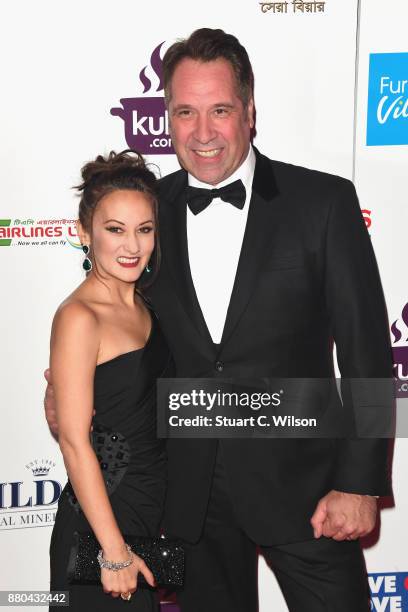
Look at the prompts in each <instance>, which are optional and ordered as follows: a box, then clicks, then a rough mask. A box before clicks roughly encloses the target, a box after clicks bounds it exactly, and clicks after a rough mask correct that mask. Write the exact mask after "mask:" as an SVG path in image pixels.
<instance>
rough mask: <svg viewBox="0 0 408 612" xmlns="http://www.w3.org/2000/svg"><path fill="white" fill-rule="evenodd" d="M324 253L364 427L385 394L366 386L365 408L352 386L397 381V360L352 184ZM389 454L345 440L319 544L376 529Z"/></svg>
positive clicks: (381, 442)
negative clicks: (357, 381)
mask: <svg viewBox="0 0 408 612" xmlns="http://www.w3.org/2000/svg"><path fill="white" fill-rule="evenodd" d="M325 249H326V252H325V261H326V287H325V289H326V301H327V308H328V312H329V315H330V320H331V327H332V333H333V337H334V340H335V343H336V349H337V360H338V364H339V369H340V372H341V376H342V399H343V403H344V408H345V410H351V411H353V417H354V420H355V421H356V422H357V424H358V422H359V418H361V413H362V411H363V409H364V410H365V411H366V410H367V406H368V407H369V406H372V407H375V409H376V412H377V413H378V410H379V407H378V401H379V400H378V394H377V391H376V389H378V387H377V386H376V384H371V385H370V384H368V385H364V390H365V396H364V406H363V404H362V403H361V405H359V398H358V394H353V384H352V383H351V382H350V381H351V379H390V378H391V376H392V359H391V349H390V339H389V332H388V322H387V315H386V308H385V302H384V296H383V292H382V287H381V282H380V277H379V273H378V268H377V264H376V260H375V256H374V251H373V248H372V245H371V240H370V237H369V235H368V232H367V229H366V226H365V223H364V220H363V217H362V214H361V210H360V207H359V204H358V199H357V195H356V192H355V189H354V186H353V184H352V183H351V182H349V181H345V180H344V181H343V180H342V181H339V185H338V191H337V193H336V195H335V198H334V200H333V203H332V206H331V210H330V214H329V217H328V222H327V233H326V245H325ZM390 388H391V387H390ZM383 399H384V400H385V401H384V405H381V408H380V409H381V410H383V411H390V410H391V409H392V406H393V398H392V397H387V396H386V395H385V397H383ZM386 420H387V419H386V418H385V419H384V422H385V421H386ZM387 451H388V440H387V439H386V438H378V439H375V438H365V439H351V438H350V439H341V440H339V441H338V456H337V465H336V469H335V474H334V481H333V482H334V486H333V489H334V490H333V491H331V492H330V493H329V494H328V495H326V496H325V497H324V498H323V499H322V500H320V502H319V504H318V506H317V508H316V511H315V513H314V515H313V517H312V525H313V527H314V529H315V536H316V537H320V535H326V536H328V537H334V538H335V539H346V538H349V539H353V538H356V537H359V536H361V535H366V534H367V533H369V532H370V531H371V530H372V529H373V527H374V525H375V516H376V506H377V501H376V499H375V498H374V497H370V496H378V495H388V494H389V493H390V485H389V478H388V468H387Z"/></svg>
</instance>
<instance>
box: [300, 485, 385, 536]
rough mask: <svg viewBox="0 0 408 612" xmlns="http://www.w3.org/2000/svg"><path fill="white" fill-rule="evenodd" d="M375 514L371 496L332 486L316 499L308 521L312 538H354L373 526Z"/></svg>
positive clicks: (370, 529)
mask: <svg viewBox="0 0 408 612" xmlns="http://www.w3.org/2000/svg"><path fill="white" fill-rule="evenodd" d="M376 516H377V499H376V498H375V497H371V496H369V495H355V494H354V493H342V492H341V491H334V490H333V491H330V493H328V494H327V495H325V496H324V497H322V499H321V500H320V501H319V503H318V504H317V507H316V510H315V511H314V514H313V516H312V518H311V519H310V522H311V524H312V527H313V529H314V537H315V538H320V537H321V536H322V535H323V536H325V537H326V538H333V540H337V541H341V540H356V539H357V538H360V537H362V536H365V535H367V534H368V533H370V531H372V530H373V529H374V526H375V521H376Z"/></svg>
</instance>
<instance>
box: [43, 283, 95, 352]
mask: <svg viewBox="0 0 408 612" xmlns="http://www.w3.org/2000/svg"><path fill="white" fill-rule="evenodd" d="M56 334H58V335H60V334H61V335H66V334H69V335H70V336H71V338H72V339H73V340H74V339H75V338H76V339H78V340H82V341H84V340H85V339H86V338H89V336H93V337H94V338H95V340H99V321H98V317H97V314H96V312H95V310H94V309H93V308H92V305H90V304H89V303H88V302H87V301H86V300H83V299H82V298H81V296H78V295H76V294H75V293H74V294H71V295H70V296H68V297H67V298H66V299H65V300H64V301H63V302H62V303H61V304H60V305H59V306H58V308H57V310H56V312H55V315H54V319H53V323H52V333H51V339H53V338H54V337H55V335H56Z"/></svg>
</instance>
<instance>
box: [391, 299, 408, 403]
mask: <svg viewBox="0 0 408 612" xmlns="http://www.w3.org/2000/svg"><path fill="white" fill-rule="evenodd" d="M391 333H392V336H393V342H392V353H393V357H394V378H395V380H396V396H397V397H408V302H407V303H406V304H405V306H404V308H403V309H402V311H401V317H399V318H398V319H396V320H395V321H394V322H393V324H392V325H391Z"/></svg>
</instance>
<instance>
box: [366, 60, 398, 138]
mask: <svg viewBox="0 0 408 612" xmlns="http://www.w3.org/2000/svg"><path fill="white" fill-rule="evenodd" d="M406 144H408V53H371V54H370V74H369V83H368V109H367V145H368V146H374V145H406Z"/></svg>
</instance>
